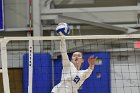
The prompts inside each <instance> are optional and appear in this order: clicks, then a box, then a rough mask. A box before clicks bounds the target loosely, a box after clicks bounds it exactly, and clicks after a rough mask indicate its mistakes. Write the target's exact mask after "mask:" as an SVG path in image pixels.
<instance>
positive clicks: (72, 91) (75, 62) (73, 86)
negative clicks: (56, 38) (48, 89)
mask: <svg viewBox="0 0 140 93" xmlns="http://www.w3.org/2000/svg"><path fill="white" fill-rule="evenodd" d="M60 35H61V41H60V51H61V55H62V65H63V70H62V75H61V81H60V83H59V84H57V85H56V86H55V87H54V88H53V89H52V93H78V89H79V88H80V86H81V85H82V84H83V83H84V81H85V80H86V79H87V78H88V77H89V76H90V75H91V73H92V71H93V70H94V63H95V61H96V58H94V56H90V57H89V58H88V63H89V67H88V68H87V69H86V70H80V67H81V65H82V63H83V62H84V59H83V55H82V53H81V52H74V53H73V55H72V60H71V61H70V60H69V58H68V55H67V49H66V42H65V37H64V35H63V34H61V32H60Z"/></svg>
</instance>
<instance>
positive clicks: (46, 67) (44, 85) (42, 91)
mask: <svg viewBox="0 0 140 93" xmlns="http://www.w3.org/2000/svg"><path fill="white" fill-rule="evenodd" d="M33 58H34V60H33V93H51V89H52V60H51V55H50V54H49V53H41V54H40V53H35V54H34V55H33ZM23 88H24V89H23V93H28V54H25V55H24V56H23Z"/></svg>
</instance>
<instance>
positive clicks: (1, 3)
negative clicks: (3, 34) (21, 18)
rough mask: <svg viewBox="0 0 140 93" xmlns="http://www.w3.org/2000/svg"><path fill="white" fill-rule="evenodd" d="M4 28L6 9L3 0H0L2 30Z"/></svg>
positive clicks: (0, 26) (0, 25)
mask: <svg viewBox="0 0 140 93" xmlns="http://www.w3.org/2000/svg"><path fill="white" fill-rule="evenodd" d="M3 30H4V9H3V0H0V31H3Z"/></svg>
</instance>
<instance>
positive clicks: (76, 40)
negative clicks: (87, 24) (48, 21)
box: [0, 35, 140, 93]
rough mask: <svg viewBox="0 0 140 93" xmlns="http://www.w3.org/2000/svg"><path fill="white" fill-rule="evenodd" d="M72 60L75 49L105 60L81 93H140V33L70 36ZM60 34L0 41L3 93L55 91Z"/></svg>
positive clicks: (59, 64)
mask: <svg viewBox="0 0 140 93" xmlns="http://www.w3.org/2000/svg"><path fill="white" fill-rule="evenodd" d="M65 39H66V45H67V53H68V56H69V59H71V55H72V53H73V52H75V51H80V52H82V53H83V55H84V59H85V62H84V64H83V65H82V69H86V68H87V67H88V62H87V59H88V57H89V56H90V55H95V56H97V57H98V58H100V59H101V60H102V62H101V63H100V64H96V65H95V69H94V71H93V73H92V75H91V76H90V77H89V78H88V79H87V80H86V81H85V82H84V84H83V85H82V86H81V87H80V89H79V90H78V91H79V93H140V61H139V60H140V57H139V56H140V35H87V36H66V37H65ZM60 40H61V37H60V36H48V37H5V38H3V39H1V40H0V44H1V50H0V51H1V53H0V55H1V57H0V93H40V92H41V93H51V90H52V88H53V87H54V86H55V85H56V84H58V83H59V82H60V80H61V74H62V62H61V59H62V58H61V51H60Z"/></svg>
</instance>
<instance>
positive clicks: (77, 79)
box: [73, 76, 80, 84]
mask: <svg viewBox="0 0 140 93" xmlns="http://www.w3.org/2000/svg"><path fill="white" fill-rule="evenodd" d="M79 80H80V77H79V76H76V77H75V78H74V80H73V81H74V82H75V83H76V84H77V83H78V82H79Z"/></svg>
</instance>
